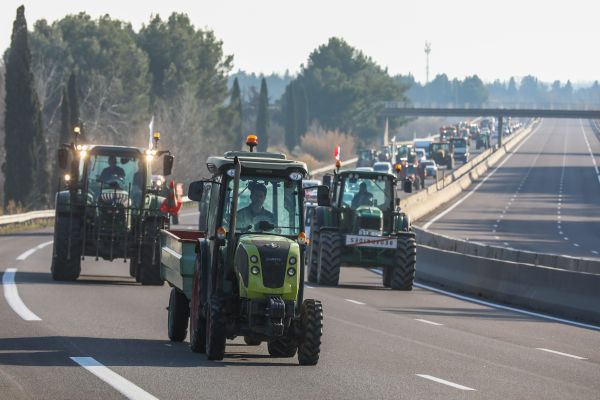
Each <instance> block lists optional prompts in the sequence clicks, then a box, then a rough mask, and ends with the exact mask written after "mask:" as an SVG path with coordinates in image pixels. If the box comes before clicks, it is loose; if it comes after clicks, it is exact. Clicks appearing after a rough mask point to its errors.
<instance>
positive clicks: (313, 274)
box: [307, 233, 319, 283]
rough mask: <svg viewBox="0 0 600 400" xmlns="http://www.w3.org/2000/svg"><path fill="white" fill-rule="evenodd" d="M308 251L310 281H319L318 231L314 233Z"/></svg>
mask: <svg viewBox="0 0 600 400" xmlns="http://www.w3.org/2000/svg"><path fill="white" fill-rule="evenodd" d="M308 252H309V257H308V263H307V264H308V281H309V282H310V283H317V279H318V275H319V265H318V261H319V235H318V234H317V233H314V234H313V238H312V240H311V241H310V247H309V248H308Z"/></svg>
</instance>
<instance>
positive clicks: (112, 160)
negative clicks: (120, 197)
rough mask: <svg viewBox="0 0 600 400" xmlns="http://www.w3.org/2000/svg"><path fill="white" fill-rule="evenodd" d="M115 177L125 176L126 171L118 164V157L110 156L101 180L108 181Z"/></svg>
mask: <svg viewBox="0 0 600 400" xmlns="http://www.w3.org/2000/svg"><path fill="white" fill-rule="evenodd" d="M114 177H118V178H121V179H122V178H125V171H123V168H121V167H118V166H117V157H115V156H108V167H106V168H104V169H103V170H102V173H101V174H100V182H104V183H106V182H107V181H108V180H109V179H112V178H114Z"/></svg>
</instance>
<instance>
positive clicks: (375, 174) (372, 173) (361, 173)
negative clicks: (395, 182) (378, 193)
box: [338, 169, 396, 178]
mask: <svg viewBox="0 0 600 400" xmlns="http://www.w3.org/2000/svg"><path fill="white" fill-rule="evenodd" d="M338 174H339V175H342V176H345V175H350V174H352V175H358V176H359V177H361V178H377V177H378V176H390V177H392V178H395V177H396V176H395V175H394V174H390V173H389V172H383V171H363V170H360V169H359V170H356V169H344V170H341V171H340V172H338Z"/></svg>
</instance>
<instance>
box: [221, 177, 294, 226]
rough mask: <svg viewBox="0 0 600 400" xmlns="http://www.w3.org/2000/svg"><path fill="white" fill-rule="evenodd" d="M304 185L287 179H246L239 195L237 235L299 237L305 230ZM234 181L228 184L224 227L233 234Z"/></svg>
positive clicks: (241, 183) (241, 180) (243, 178)
mask: <svg viewBox="0 0 600 400" xmlns="http://www.w3.org/2000/svg"><path fill="white" fill-rule="evenodd" d="M301 184H302V181H301V180H298V181H292V180H291V179H289V178H284V177H273V176H270V177H257V176H242V177H241V178H240V188H239V192H238V196H239V198H238V209H237V222H236V231H237V232H240V233H248V232H251V233H265V232H266V233H277V234H280V235H290V236H297V235H298V234H299V233H300V231H301V230H303V228H302V221H301V220H300V193H301V191H302V188H301ZM232 192H233V179H229V181H228V184H227V194H226V196H227V198H226V199H225V209H224V212H223V226H224V227H225V228H226V229H227V230H229V219H230V216H231V209H230V208H231V195H232Z"/></svg>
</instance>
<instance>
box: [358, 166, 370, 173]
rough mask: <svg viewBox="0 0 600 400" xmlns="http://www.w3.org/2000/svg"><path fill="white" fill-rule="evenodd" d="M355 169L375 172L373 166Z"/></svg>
mask: <svg viewBox="0 0 600 400" xmlns="http://www.w3.org/2000/svg"><path fill="white" fill-rule="evenodd" d="M354 169H355V170H357V171H365V172H373V167H358V168H354Z"/></svg>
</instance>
